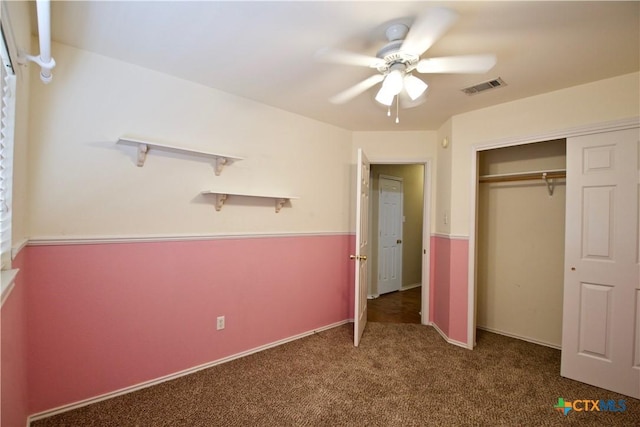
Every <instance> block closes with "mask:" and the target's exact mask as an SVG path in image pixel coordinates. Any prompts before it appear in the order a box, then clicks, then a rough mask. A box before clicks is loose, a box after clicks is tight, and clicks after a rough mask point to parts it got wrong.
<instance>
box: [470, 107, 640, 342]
mask: <svg viewBox="0 0 640 427" xmlns="http://www.w3.org/2000/svg"><path fill="white" fill-rule="evenodd" d="M639 125H640V117H631V118H627V119H622V120H615V121H608V122H601V123H596V124H589V125H585V126H579V127H575V128H567V129H560V130H557V131H553V132H548V133H540V134H530V135H525V136H520V137H514V138H505V139H500V140H494V141H489V142H481V143H478V144H474V145H472V146H471V168H470V169H471V173H470V181H471V182H470V187H469V188H470V191H469V194H470V203H469V207H470V215H469V218H470V221H469V222H470V223H469V271H468V299H467V342H466V347H467V348H468V349H470V350H472V349H473V347H474V346H475V344H476V300H477V298H476V264H477V259H476V253H477V247H476V246H477V239H476V235H477V223H478V190H479V188H478V173H479V165H478V160H479V154H480V151H485V150H492V149H494V148H503V147H513V146H516V145H526V144H533V143H536V142H543V141H550V140H554V139H562V138H571V137H574V136H582V135H589V134H594V133H601V132H612V131H616V130H625V129H631V128H635V127H638V126H639ZM563 286H564V284H563Z"/></svg>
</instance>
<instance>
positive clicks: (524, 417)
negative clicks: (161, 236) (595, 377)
mask: <svg viewBox="0 0 640 427" xmlns="http://www.w3.org/2000/svg"><path fill="white" fill-rule="evenodd" d="M352 328H353V326H352V324H348V325H343V326H340V327H337V328H334V329H331V330H328V331H324V332H320V333H317V334H314V335H312V336H309V337H306V338H303V339H300V340H297V341H295V342H291V343H288V344H285V345H282V346H279V347H276V348H273V349H269V350H266V351H263V352H261V353H257V354H254V355H251V356H248V357H245V358H242V359H238V360H234V361H232V362H229V363H225V364H222V365H218V366H215V367H212V368H209V369H206V370H203V371H200V372H197V373H195V374H192V375H189V376H186V377H182V378H179V379H176V380H173V381H170V382H166V383H163V384H160V385H157V386H154V387H150V388H147V389H144V390H140V391H138V392H135V393H130V394H127V395H124V396H120V397H116V398H113V399H109V400H106V401H103V402H99V403H96V404H93V405H90V406H86V407H83V408H80V409H77V410H74V411H70V412H66V413H64V414H60V415H57V416H53V417H50V418H47V419H43V420H40V421H37V422H34V423H32V425H33V426H34V427H50V426H105V427H106V426H114V427H115V426H118V427H123V426H154V427H160V426H566V425H572V426H640V400H636V399H632V398H629V397H625V396H622V395H618V394H616V393H613V392H610V391H607V390H602V389H599V388H596V387H591V386H588V385H586V384H582V383H579V382H576V381H572V380H568V379H565V378H562V377H560V375H559V372H560V351H558V350H554V349H550V348H547V347H542V346H538V345H535V344H531V343H527V342H524V341H520V340H516V339H512V338H508V337H504V336H501V335H496V334H491V333H488V332H483V331H478V343H477V347H476V349H475V350H474V351H469V350H465V349H463V348H459V347H456V346H452V345H449V344H447V343H445V342H444V340H443V339H442V338H441V337H440V335H438V333H437V332H436V331H435V330H434V329H433V328H431V327H427V326H421V325H415V324H400V323H374V322H370V323H368V325H367V329H366V331H365V334H364V337H363V341H362V344H361V346H360V347H359V348H354V347H353V344H352V337H353V332H352ZM559 397H562V398H564V399H565V400H567V401H573V400H578V399H589V400H597V399H605V400H609V399H613V400H616V401H617V400H618V399H624V400H625V401H626V408H627V409H626V411H624V412H576V411H571V412H569V414H568V415H567V416H565V415H563V414H562V413H560V412H558V411H557V410H555V409H554V405H555V404H556V403H557V401H558V398H559Z"/></svg>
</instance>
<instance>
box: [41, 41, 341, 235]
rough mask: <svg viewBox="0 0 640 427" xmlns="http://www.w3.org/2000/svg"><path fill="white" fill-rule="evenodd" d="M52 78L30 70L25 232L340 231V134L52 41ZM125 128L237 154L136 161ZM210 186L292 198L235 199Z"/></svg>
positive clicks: (153, 157) (155, 156) (133, 132)
mask: <svg viewBox="0 0 640 427" xmlns="http://www.w3.org/2000/svg"><path fill="white" fill-rule="evenodd" d="M53 55H54V57H55V58H56V61H57V63H58V66H57V67H56V69H55V77H54V83H52V84H51V85H48V86H44V85H41V84H38V83H37V81H36V80H37V73H33V74H32V91H31V147H30V157H29V163H30V185H29V197H30V198H29V202H30V207H31V209H30V216H29V224H30V231H31V236H32V237H34V238H39V237H63V236H64V237H81V236H82V237H84V236H132V235H134V236H138V235H143V236H145V235H167V234H169V235H181V234H217V233H220V234H228V233H280V232H347V231H349V230H350V229H349V226H350V224H349V203H350V195H351V193H350V189H349V188H348V187H347V185H346V183H347V182H349V174H350V172H351V165H350V159H351V132H349V131H346V130H343V129H339V128H336V127H334V126H330V125H327V124H323V123H320V122H317V121H314V120H310V119H308V118H305V117H301V116H298V115H295V114H291V113H288V112H284V111H282V110H278V109H275V108H272V107H269V106H265V105H262V104H259V103H256V102H253V101H249V100H247V99H244V98H239V97H236V96H233V95H230V94H227V93H224V92H221V91H217V90H214V89H210V88H207V87H204V86H201V85H197V84H194V83H191V82H188V81H185V80H181V79H177V78H174V77H171V76H168V75H164V74H160V73H157V72H154V71H151V70H148V69H144V68H141V67H137V66H134V65H131V64H128V63H125V62H121V61H117V60H113V59H110V58H107V57H104V56H100V55H96V54H93V53H89V52H86V51H82V50H79V49H75V48H72V47H69V46H65V45H61V44H57V43H54V44H53ZM121 135H134V136H137V137H141V138H148V139H150V140H156V141H159V142H164V143H168V144H173V145H177V146H186V147H193V148H197V149H202V150H206V151H213V152H219V153H224V154H229V155H237V156H240V157H245V159H244V160H242V161H238V162H235V163H234V164H232V165H230V166H228V167H225V168H224V170H223V171H222V174H221V175H220V176H215V174H214V172H213V168H212V165H211V163H210V162H209V161H206V160H203V159H201V158H198V157H192V156H183V155H174V154H167V153H162V152H159V151H154V150H153V149H152V150H151V152H150V153H149V154H148V156H147V161H146V163H145V165H144V167H136V164H135V163H136V162H135V159H136V150H135V148H133V147H128V146H120V145H116V141H117V139H118V137H120V136H121ZM207 189H214V190H225V191H231V192H233V191H237V192H245V193H246V192H251V193H254V192H255V193H258V194H266V195H272V194H275V195H279V194H284V195H293V196H299V197H300V199H298V200H293V201H292V202H291V205H290V206H285V207H284V208H283V209H282V210H281V211H280V213H277V214H276V213H275V208H274V203H275V202H273V201H272V200H261V199H250V198H235V199H232V198H231V197H230V200H229V201H228V202H227V203H226V204H225V205H224V206H223V208H222V210H221V211H220V212H216V211H215V208H214V199H213V198H212V197H210V198H207V197H205V196H202V195H200V192H201V191H202V190H207Z"/></svg>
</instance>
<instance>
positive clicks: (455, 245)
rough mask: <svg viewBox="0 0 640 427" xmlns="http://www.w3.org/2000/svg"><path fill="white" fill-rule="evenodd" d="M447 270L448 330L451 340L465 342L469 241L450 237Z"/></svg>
mask: <svg viewBox="0 0 640 427" xmlns="http://www.w3.org/2000/svg"><path fill="white" fill-rule="evenodd" d="M449 262H450V263H451V268H450V270H449V332H448V334H447V335H448V337H449V338H450V339H452V340H455V341H458V342H462V343H466V342H467V329H468V328H467V326H468V325H467V319H468V317H469V316H468V307H467V306H468V295H469V241H468V240H467V239H451V241H450V259H449Z"/></svg>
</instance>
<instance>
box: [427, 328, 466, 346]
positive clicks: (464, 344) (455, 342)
mask: <svg viewBox="0 0 640 427" xmlns="http://www.w3.org/2000/svg"><path fill="white" fill-rule="evenodd" d="M430 325H431V326H432V327H433V329H435V330H436V331H437V332H438V333H439V334H440V335H441V336H442V338H444V340H445V341H446V342H448V343H449V344H453V345H457V346H458V347H462V348H465V349H467V350H469V347H467V343H465V342H462V341H457V340H452V339H451V338H449V337H448V336H447V334H445V333H444V332H442V329H440V328H439V327H438V325H436V324H435V323H433V322H431V323H430Z"/></svg>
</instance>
